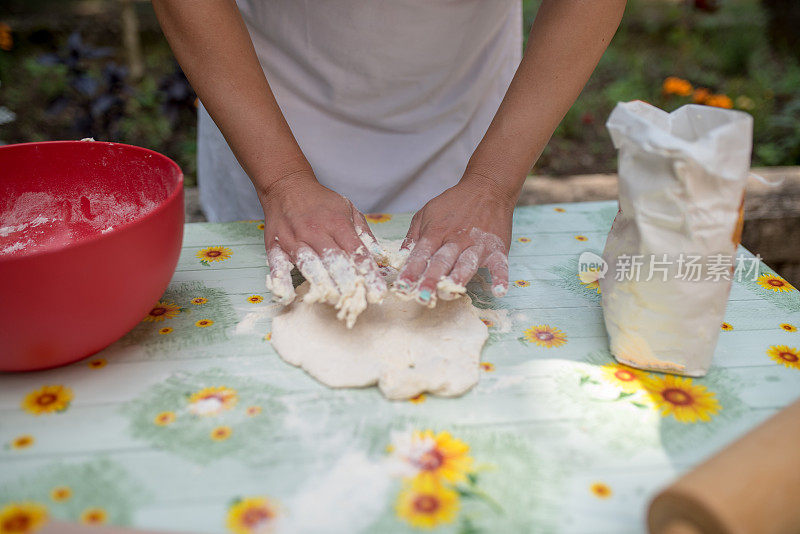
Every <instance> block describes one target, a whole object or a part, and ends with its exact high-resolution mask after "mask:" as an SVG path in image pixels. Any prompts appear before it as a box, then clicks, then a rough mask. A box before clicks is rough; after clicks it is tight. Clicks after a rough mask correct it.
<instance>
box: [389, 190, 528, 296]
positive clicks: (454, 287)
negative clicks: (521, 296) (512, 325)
mask: <svg viewBox="0 0 800 534" xmlns="http://www.w3.org/2000/svg"><path fill="white" fill-rule="evenodd" d="M516 197H517V194H516V193H512V192H509V191H507V190H506V189H504V188H503V187H502V186H500V185H498V184H497V183H496V182H493V181H492V180H489V179H487V178H486V177H484V176H480V175H476V176H471V175H465V176H464V178H462V179H461V181H460V182H459V183H458V184H457V185H455V186H453V187H451V188H450V189H448V190H447V191H445V192H444V193H442V194H441V195H439V196H438V197H436V198H434V199H432V200H431V201H430V202H428V203H427V204H426V205H425V206H424V207H423V208H422V209H421V210H420V211H418V212H417V213H416V214H415V215H414V218H413V219H412V220H411V227H410V228H409V230H408V234H407V235H406V238H405V241H404V242H403V245H402V248H403V249H407V250H408V249H411V253H410V255H409V257H408V260H407V261H406V262H405V264H404V266H403V269H402V270H401V271H400V274H399V275H398V277H397V282H396V283H395V288H396V290H397V292H398V293H400V294H401V295H404V296H406V297H414V298H415V299H416V300H417V301H418V302H419V303H421V304H425V305H428V306H434V305H435V303H436V299H437V298H442V299H445V300H449V299H453V298H456V297H457V296H459V295H460V294H462V293H464V292H465V291H466V289H465V287H464V286H466V285H467V282H469V281H470V279H471V278H472V277H473V276H474V275H475V273H476V272H477V270H478V268H479V267H487V268H488V269H489V273H490V274H491V277H492V293H493V294H494V295H495V296H497V297H501V296H503V295H505V294H506V292H507V291H508V249H509V245H510V241H511V222H512V216H513V213H514V204H515V203H516ZM412 247H413V248H412Z"/></svg>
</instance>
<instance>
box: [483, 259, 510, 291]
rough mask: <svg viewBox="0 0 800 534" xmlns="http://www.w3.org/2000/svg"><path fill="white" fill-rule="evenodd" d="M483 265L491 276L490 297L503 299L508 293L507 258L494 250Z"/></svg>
mask: <svg viewBox="0 0 800 534" xmlns="http://www.w3.org/2000/svg"><path fill="white" fill-rule="evenodd" d="M485 263H486V267H487V268H488V269H489V274H490V275H491V276H492V295H494V296H495V297H504V296H505V295H506V293H508V256H507V255H506V254H504V253H502V252H500V251H499V250H496V251H494V252H492V253H491V254H489V257H488V258H486V262H485Z"/></svg>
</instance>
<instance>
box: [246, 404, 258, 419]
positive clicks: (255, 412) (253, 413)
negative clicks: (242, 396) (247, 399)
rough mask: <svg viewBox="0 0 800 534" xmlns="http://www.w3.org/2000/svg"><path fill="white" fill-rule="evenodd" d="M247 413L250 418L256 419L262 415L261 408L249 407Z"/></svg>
mask: <svg viewBox="0 0 800 534" xmlns="http://www.w3.org/2000/svg"><path fill="white" fill-rule="evenodd" d="M245 413H246V414H247V415H249V416H250V417H254V416H256V415H258V414H260V413H261V406H248V407H247V410H245Z"/></svg>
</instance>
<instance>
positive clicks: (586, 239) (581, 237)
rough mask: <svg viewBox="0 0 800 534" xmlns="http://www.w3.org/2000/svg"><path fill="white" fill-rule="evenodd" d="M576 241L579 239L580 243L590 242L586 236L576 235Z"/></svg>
mask: <svg viewBox="0 0 800 534" xmlns="http://www.w3.org/2000/svg"><path fill="white" fill-rule="evenodd" d="M575 239H577V240H578V241H588V240H589V238H588V237H586V236H585V235H576V236H575Z"/></svg>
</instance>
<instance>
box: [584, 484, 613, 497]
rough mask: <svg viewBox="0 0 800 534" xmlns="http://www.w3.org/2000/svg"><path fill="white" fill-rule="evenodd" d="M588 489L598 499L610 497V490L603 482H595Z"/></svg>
mask: <svg viewBox="0 0 800 534" xmlns="http://www.w3.org/2000/svg"><path fill="white" fill-rule="evenodd" d="M589 489H590V490H591V492H592V493H593V494H594V496H595V497H597V498H598V499H608V498H609V497H611V488H610V487H608V484H604V483H603V482H595V483H594V484H592V485H591V486H589Z"/></svg>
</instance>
